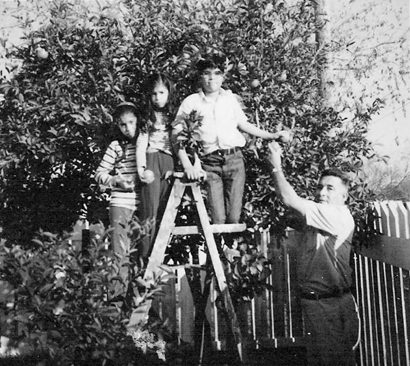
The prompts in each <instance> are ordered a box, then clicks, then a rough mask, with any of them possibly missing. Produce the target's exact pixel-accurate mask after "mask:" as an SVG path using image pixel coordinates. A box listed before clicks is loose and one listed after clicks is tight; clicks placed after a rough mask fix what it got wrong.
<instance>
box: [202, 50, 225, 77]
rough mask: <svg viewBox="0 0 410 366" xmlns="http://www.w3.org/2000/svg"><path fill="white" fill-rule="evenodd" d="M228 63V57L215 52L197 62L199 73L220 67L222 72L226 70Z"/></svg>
mask: <svg viewBox="0 0 410 366" xmlns="http://www.w3.org/2000/svg"><path fill="white" fill-rule="evenodd" d="M227 65H228V59H227V58H226V57H225V56H223V55H219V54H213V55H210V56H206V57H204V58H202V59H200V60H199V61H198V62H197V64H196V69H197V71H198V73H202V72H203V71H204V70H206V69H219V70H221V71H222V72H226V67H227Z"/></svg>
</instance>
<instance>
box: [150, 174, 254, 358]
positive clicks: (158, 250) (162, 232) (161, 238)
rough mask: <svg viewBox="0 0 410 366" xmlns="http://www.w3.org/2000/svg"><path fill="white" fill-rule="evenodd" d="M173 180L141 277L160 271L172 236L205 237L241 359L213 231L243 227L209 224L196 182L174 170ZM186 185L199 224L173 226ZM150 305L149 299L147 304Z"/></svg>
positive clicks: (235, 322)
mask: <svg viewBox="0 0 410 366" xmlns="http://www.w3.org/2000/svg"><path fill="white" fill-rule="evenodd" d="M173 177H174V182H173V186H172V189H171V192H170V195H169V198H168V202H167V205H166V208H165V211H164V214H163V217H162V220H161V223H160V225H159V229H158V233H157V236H156V238H155V242H154V245H153V247H152V252H151V255H150V257H149V260H148V265H147V268H146V270H145V274H144V280H145V281H152V280H154V278H155V277H157V276H158V274H159V272H160V271H162V269H161V268H160V266H161V264H162V263H163V260H164V256H165V250H166V248H167V246H168V244H169V243H170V241H171V240H172V237H173V236H175V235H194V234H199V233H202V234H203V235H204V237H205V242H206V245H207V246H208V251H209V255H210V258H211V262H212V266H213V268H214V271H215V277H216V281H217V283H218V287H219V291H220V292H221V295H222V298H223V302H224V305H225V308H226V312H227V314H228V318H229V321H230V326H231V329H232V333H233V336H234V339H235V343H236V345H237V349H238V354H239V358H240V360H241V361H242V362H243V357H244V354H243V349H242V346H243V343H242V335H241V331H240V328H239V323H238V318H237V316H236V313H235V309H234V307H233V303H232V299H231V295H230V293H229V288H228V284H227V282H226V276H225V271H224V268H223V265H222V262H221V259H220V257H219V253H218V249H217V246H216V242H215V238H214V234H215V233H233V232H242V231H245V230H246V225H245V224H218V225H211V223H210V222H209V218H208V213H207V210H206V207H205V204H204V200H203V198H202V193H201V190H200V187H199V182H198V181H183V178H184V174H183V173H174V174H173ZM187 187H190V188H191V191H192V196H193V199H194V203H195V205H196V208H197V211H198V216H199V221H200V227H199V226H176V225H175V219H176V216H177V213H178V207H179V205H180V203H181V201H182V197H183V195H184V193H185V189H186V188H187ZM147 306H148V308H149V307H150V306H151V301H150V303H149V304H147Z"/></svg>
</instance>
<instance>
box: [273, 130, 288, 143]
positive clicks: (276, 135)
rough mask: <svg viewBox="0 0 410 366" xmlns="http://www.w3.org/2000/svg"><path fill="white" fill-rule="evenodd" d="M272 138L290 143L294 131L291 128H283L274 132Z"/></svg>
mask: <svg viewBox="0 0 410 366" xmlns="http://www.w3.org/2000/svg"><path fill="white" fill-rule="evenodd" d="M272 140H274V141H279V142H283V143H288V142H290V141H291V140H292V133H291V132H290V131H289V130H283V131H279V132H276V133H273V134H272Z"/></svg>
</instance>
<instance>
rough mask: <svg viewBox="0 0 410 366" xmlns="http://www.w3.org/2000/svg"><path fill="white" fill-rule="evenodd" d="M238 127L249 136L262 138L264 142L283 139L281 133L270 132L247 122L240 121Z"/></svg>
mask: <svg viewBox="0 0 410 366" xmlns="http://www.w3.org/2000/svg"><path fill="white" fill-rule="evenodd" d="M238 127H239V129H240V130H241V131H243V132H246V133H248V134H249V135H252V136H255V137H260V138H262V139H264V140H277V139H279V138H280V137H281V132H276V133H273V132H268V131H265V130H262V129H260V128H259V127H257V126H255V125H253V124H252V123H249V122H247V121H243V120H240V121H239V123H238Z"/></svg>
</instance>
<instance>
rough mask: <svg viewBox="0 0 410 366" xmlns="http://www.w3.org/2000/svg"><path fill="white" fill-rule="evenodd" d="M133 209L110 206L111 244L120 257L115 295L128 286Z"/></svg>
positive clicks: (124, 290)
mask: <svg viewBox="0 0 410 366" xmlns="http://www.w3.org/2000/svg"><path fill="white" fill-rule="evenodd" d="M133 214H134V210H131V209H129V208H125V207H116V206H110V211H109V216H110V227H111V230H112V231H111V245H112V250H113V251H114V255H117V256H118V257H119V259H120V271H119V272H120V273H119V275H120V277H121V282H122V283H119V282H118V281H116V283H115V294H114V296H117V295H119V294H121V293H122V292H126V291H127V288H128V265H127V263H128V256H129V253H130V237H129V236H128V234H129V232H130V221H131V219H132V216H133Z"/></svg>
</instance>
